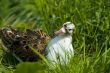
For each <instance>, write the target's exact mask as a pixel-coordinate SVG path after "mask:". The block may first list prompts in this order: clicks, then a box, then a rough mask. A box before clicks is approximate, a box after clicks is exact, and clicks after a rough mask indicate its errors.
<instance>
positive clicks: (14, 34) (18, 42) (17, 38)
mask: <svg viewBox="0 0 110 73" xmlns="http://www.w3.org/2000/svg"><path fill="white" fill-rule="evenodd" d="M0 39H1V40H2V42H3V45H4V46H5V47H6V48H7V51H9V52H12V53H14V54H15V55H16V56H17V57H18V58H19V59H21V60H22V61H36V60H38V59H39V56H38V55H37V54H36V53H35V52H33V50H32V49H31V48H30V46H31V47H32V48H34V49H36V50H37V51H38V52H39V53H40V54H42V55H44V54H45V52H44V50H45V47H46V44H47V42H48V40H49V39H50V37H49V36H47V35H46V34H45V33H44V32H43V31H42V30H40V29H38V30H31V29H27V30H26V31H25V32H23V31H19V30H18V29H14V28H3V29H0Z"/></svg>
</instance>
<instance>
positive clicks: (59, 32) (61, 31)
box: [55, 27, 66, 35]
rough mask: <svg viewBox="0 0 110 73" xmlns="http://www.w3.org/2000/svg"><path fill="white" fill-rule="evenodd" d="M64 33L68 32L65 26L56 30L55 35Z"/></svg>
mask: <svg viewBox="0 0 110 73" xmlns="http://www.w3.org/2000/svg"><path fill="white" fill-rule="evenodd" d="M63 33H66V30H65V28H64V27H62V28H61V29H60V30H58V31H56V32H55V35H59V34H63Z"/></svg>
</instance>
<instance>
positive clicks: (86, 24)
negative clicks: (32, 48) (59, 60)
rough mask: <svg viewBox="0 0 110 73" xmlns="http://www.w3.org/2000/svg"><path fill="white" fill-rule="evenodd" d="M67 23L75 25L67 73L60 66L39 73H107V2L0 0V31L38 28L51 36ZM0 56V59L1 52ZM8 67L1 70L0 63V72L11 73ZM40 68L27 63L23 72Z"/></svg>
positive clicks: (109, 3)
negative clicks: (9, 27)
mask: <svg viewBox="0 0 110 73" xmlns="http://www.w3.org/2000/svg"><path fill="white" fill-rule="evenodd" d="M66 21H71V22H73V23H74V24H75V26H76V30H75V33H74V34H73V46H74V49H75V56H74V57H73V59H72V60H71V63H70V64H69V65H68V67H67V68H66V70H65V68H64V67H62V68H61V69H56V70H54V71H49V70H48V69H44V68H43V70H42V71H44V72H45V73H48V72H49V73H54V72H55V73H110V69H109V68H110V0H0V28H2V27H7V26H12V27H16V28H19V29H21V30H25V29H26V28H31V29H35V28H41V29H43V31H45V32H46V33H47V34H48V35H51V34H52V32H53V31H55V30H57V29H59V28H60V27H61V26H62V24H63V23H64V22H66ZM1 49H2V47H1ZM0 54H1V55H0V60H2V59H3V54H4V53H3V52H2V50H1V51H0ZM9 61H11V60H9ZM12 62H13V61H12ZM30 65H31V66H30ZM22 66H24V64H23V65H22V64H21V65H19V66H18V67H17V69H18V72H19V71H21V73H27V72H23V70H21V69H22ZM29 66H30V67H31V68H30V67H29ZM37 66H38V67H37ZM11 67H12V66H11V65H10V66H9V67H8V68H7V67H4V66H3V65H2V63H0V71H1V72H5V73H13V70H14V69H12V68H11ZM35 67H36V69H35ZM41 67H42V66H41ZM41 67H39V65H36V66H34V65H33V64H30V63H28V64H27V63H26V69H25V71H26V70H28V69H30V71H33V73H35V72H36V73H38V72H37V71H39V73H40V71H41V69H42V68H41ZM37 68H38V69H37ZM39 68H41V69H39ZM30 71H28V72H29V73H30ZM19 73H20V72H19ZM31 73H32V72H31ZM41 73H42V72H41Z"/></svg>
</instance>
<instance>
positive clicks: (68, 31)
mask: <svg viewBox="0 0 110 73" xmlns="http://www.w3.org/2000/svg"><path fill="white" fill-rule="evenodd" d="M74 29H75V25H74V24H73V23H71V22H66V23H64V24H63V27H62V28H61V29H60V30H58V31H56V32H55V35H56V36H55V38H53V39H52V40H51V41H50V42H49V43H48V45H47V47H46V50H45V51H46V58H47V60H48V61H49V63H50V65H52V66H54V65H57V64H60V65H67V63H68V62H69V61H70V59H71V57H72V56H73V55H74V49H73V46H72V33H73V31H74Z"/></svg>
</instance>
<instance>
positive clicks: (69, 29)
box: [55, 22, 75, 35]
mask: <svg viewBox="0 0 110 73" xmlns="http://www.w3.org/2000/svg"><path fill="white" fill-rule="evenodd" d="M74 29H75V25H74V24H73V23H72V22H66V23H64V24H63V27H62V28H61V29H60V30H58V31H56V32H55V34H56V35H59V34H72V33H73V31H74Z"/></svg>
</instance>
